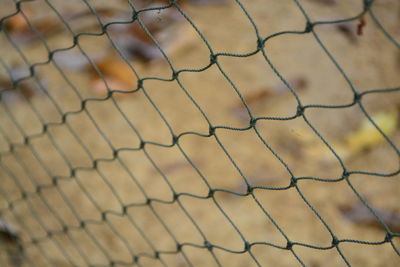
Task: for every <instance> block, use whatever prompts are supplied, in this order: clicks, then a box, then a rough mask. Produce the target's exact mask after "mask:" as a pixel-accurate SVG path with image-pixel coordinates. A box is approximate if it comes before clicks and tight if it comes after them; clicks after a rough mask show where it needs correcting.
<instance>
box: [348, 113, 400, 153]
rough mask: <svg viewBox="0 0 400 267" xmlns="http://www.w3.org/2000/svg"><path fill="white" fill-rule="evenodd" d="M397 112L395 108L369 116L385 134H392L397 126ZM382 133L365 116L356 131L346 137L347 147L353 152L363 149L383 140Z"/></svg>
mask: <svg viewBox="0 0 400 267" xmlns="http://www.w3.org/2000/svg"><path fill="white" fill-rule="evenodd" d="M398 117H399V114H398V112H397V110H395V109H394V110H389V111H385V112H379V113H377V114H375V115H373V116H372V117H371V118H372V120H373V121H374V122H375V123H376V125H377V126H378V127H379V128H380V129H381V130H382V131H383V132H384V133H385V134H386V135H387V136H390V135H392V134H393V133H394V132H395V130H396V128H397V121H398ZM384 140H385V139H384V137H383V135H382V134H381V133H380V132H379V131H378V130H377V129H376V128H375V126H374V125H373V124H372V123H371V122H370V121H369V120H368V119H367V118H365V119H364V120H363V121H362V122H361V125H360V127H359V128H358V130H357V131H355V132H353V133H352V134H350V135H349V136H348V137H347V138H346V145H347V148H348V149H349V150H350V151H352V152H353V153H355V152H358V151H361V150H363V149H367V148H371V147H373V146H376V145H378V144H380V143H381V142H383V141H384Z"/></svg>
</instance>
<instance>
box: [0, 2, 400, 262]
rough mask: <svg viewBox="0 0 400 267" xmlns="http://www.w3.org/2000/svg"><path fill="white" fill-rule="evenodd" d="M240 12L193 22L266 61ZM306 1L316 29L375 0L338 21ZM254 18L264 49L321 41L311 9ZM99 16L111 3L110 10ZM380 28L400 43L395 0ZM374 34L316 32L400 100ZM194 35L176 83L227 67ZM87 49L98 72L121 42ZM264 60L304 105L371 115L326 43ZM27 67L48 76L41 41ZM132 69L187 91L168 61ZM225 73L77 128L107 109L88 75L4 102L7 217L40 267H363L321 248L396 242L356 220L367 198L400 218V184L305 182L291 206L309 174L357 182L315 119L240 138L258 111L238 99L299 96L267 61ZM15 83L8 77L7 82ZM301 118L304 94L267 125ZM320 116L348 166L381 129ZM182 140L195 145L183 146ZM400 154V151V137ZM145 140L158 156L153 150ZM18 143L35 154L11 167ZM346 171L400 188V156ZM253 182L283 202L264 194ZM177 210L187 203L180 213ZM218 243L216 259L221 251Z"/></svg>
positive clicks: (398, 66) (228, 61) (51, 77)
mask: <svg viewBox="0 0 400 267" xmlns="http://www.w3.org/2000/svg"><path fill="white" fill-rule="evenodd" d="M3 1H4V8H3V7H2V10H1V15H2V16H4V15H5V14H10V13H13V12H14V10H15V5H14V4H13V2H12V1H11V0H8V1H6V0H2V2H3ZM51 2H53V1H51ZM65 2H67V1H65ZM65 2H64V3H63V1H54V5H55V6H56V7H57V8H60V9H63V8H64V9H68V8H70V9H79V8H85V7H84V5H83V3H81V2H80V1H71V2H68V4H66V3H65ZM231 2H232V3H229V4H226V5H201V6H198V5H187V6H186V7H184V8H183V9H184V12H185V14H187V16H188V17H189V18H190V19H191V20H192V21H193V23H194V25H196V27H197V28H198V29H199V30H200V31H201V32H202V34H203V35H204V37H205V39H206V40H207V42H208V43H209V45H210V46H211V47H212V49H213V51H214V52H215V53H231V54H245V53H249V52H252V51H255V49H256V46H257V38H256V34H255V31H254V28H253V27H252V25H251V23H250V22H249V20H248V18H247V17H246V16H245V14H244V12H243V10H242V9H241V8H240V7H239V5H238V4H237V3H235V2H234V1H231ZM300 2H301V4H302V6H303V8H304V10H305V11H306V12H307V14H308V15H309V16H310V18H311V20H312V21H318V20H336V19H341V18H348V17H351V16H354V15H357V14H358V13H359V12H360V10H362V1H360V0H351V1H337V2H338V4H336V5H325V4H323V3H320V2H323V1H320V2H319V1H316V0H314V1H312V0H309V1H306V0H304V1H300ZM118 3H121V7H122V9H123V8H126V6H127V5H126V4H124V2H123V1H119V2H118ZM241 3H242V4H243V6H244V7H245V8H246V10H247V12H248V14H250V16H251V18H252V19H253V20H254V23H255V24H256V25H257V27H258V30H259V35H260V36H261V37H263V38H265V37H267V36H269V35H271V34H274V33H277V32H280V31H302V30H304V28H305V25H306V20H305V18H304V16H303V14H302V13H301V12H300V9H299V8H298V7H297V6H296V4H295V2H294V1H289V0H283V1H275V0H269V1H266V0H243V1H241ZM27 5H32V8H33V9H35V8H36V9H38V10H40V11H38V12H37V14H40V15H41V16H50V17H54V19H55V20H56V19H57V18H56V17H55V14H54V13H53V12H52V11H51V9H49V8H48V7H47V4H46V2H45V1H34V2H32V3H30V4H27ZM92 5H93V6H94V7H100V6H107V5H110V3H107V2H106V1H93V3H92ZM374 12H375V13H376V16H377V17H378V19H379V20H380V21H381V23H382V24H383V25H384V27H385V28H386V29H387V30H388V31H389V32H390V34H391V35H392V36H393V37H394V38H395V39H396V40H397V42H399V40H400V39H399V38H400V30H399V29H400V27H399V25H400V14H399V12H400V2H398V1H396V0H377V1H376V3H375V6H374ZM366 22H367V25H366V27H365V28H364V32H363V35H362V36H355V37H354V36H353V38H355V39H354V40H353V39H352V38H351V37H350V38H349V37H348V36H346V34H344V33H343V32H341V31H339V30H338V28H337V26H334V25H319V26H316V27H315V33H316V34H317V36H318V37H319V38H320V40H321V41H322V43H323V44H324V45H325V46H326V49H328V50H329V52H330V53H331V55H332V56H333V57H334V59H335V60H336V61H337V62H338V64H340V66H341V68H342V70H343V71H344V73H345V74H346V76H347V77H348V79H350V80H351V81H352V83H353V85H354V87H355V88H357V89H358V90H359V91H364V90H371V89H384V88H394V87H398V86H399V84H400V75H399V70H400V61H399V60H400V57H399V56H400V50H399V49H398V48H397V47H396V46H395V45H394V44H393V43H392V42H390V41H389V39H388V38H387V37H386V36H385V35H384V34H383V33H382V32H381V31H380V30H379V29H378V28H377V27H376V25H375V24H374V23H373V21H372V19H371V18H370V17H369V16H366ZM181 23H182V24H187V25H186V26H182V27H186V28H187V29H189V31H190V32H187V33H186V34H188V36H190V38H188V40H189V41H187V44H185V45H183V46H182V48H181V49H179V50H178V51H175V52H174V53H172V54H171V55H169V58H170V60H171V62H172V64H173V66H174V68H175V69H176V70H181V69H192V70H196V69H200V68H203V67H205V66H207V65H208V63H209V61H210V52H209V50H208V48H207V46H206V45H205V43H204V41H202V40H201V38H200V37H199V36H198V35H197V34H196V32H195V31H194V30H193V28H191V27H190V25H189V24H188V23H187V22H181ZM357 23H358V22H357V21H354V22H351V23H350V27H353V28H352V29H355V28H356V24H357ZM71 25H72V27H77V26H78V25H77V24H73V22H71ZM92 31H93V32H99V29H92ZM46 42H47V44H48V46H49V48H50V49H56V48H64V47H68V46H70V45H71V44H72V43H73V40H72V38H70V36H69V35H68V34H58V35H55V36H52V37H51V38H48V39H46ZM0 44H1V47H2V48H1V49H0V58H1V60H2V62H4V63H5V64H7V65H9V66H11V65H12V64H15V63H19V64H22V63H21V62H22V59H21V57H20V56H19V55H18V53H17V51H16V49H15V48H14V47H12V46H11V45H10V42H9V41H8V40H7V38H6V36H5V35H4V33H1V37H0ZM79 44H80V46H81V48H82V49H83V50H84V51H85V52H87V53H88V54H89V55H90V56H93V57H96V55H100V54H102V53H104V51H107V49H109V41H108V39H107V37H106V36H104V35H103V36H85V37H82V38H81V39H80V40H79ZM264 51H265V53H266V55H267V56H268V59H269V60H270V62H271V63H272V64H273V66H274V68H275V69H276V70H278V71H279V73H280V74H281V75H282V77H284V78H285V79H286V80H288V81H289V82H292V81H293V83H294V85H295V82H294V81H296V80H299V79H301V80H303V81H304V82H305V88H304V90H299V91H298V96H299V98H300V100H301V103H302V104H303V105H345V104H349V103H351V102H352V101H353V93H352V91H351V88H350V86H349V84H348V83H347V82H346V80H345V78H344V76H343V74H342V73H341V72H339V71H338V69H337V68H336V67H335V65H334V64H333V63H332V61H331V60H330V58H329V57H328V56H327V54H326V53H325V52H324V50H323V49H322V48H321V46H320V44H318V43H317V41H316V38H315V36H313V34H312V33H307V34H295V35H294V34H286V35H280V36H277V37H274V38H272V39H270V40H269V41H267V42H266V44H265V48H264ZM21 52H22V53H24V54H25V55H26V60H28V61H29V62H30V63H31V64H32V63H35V62H43V61H46V60H47V52H46V48H45V47H44V46H43V44H41V43H40V42H35V43H34V44H32V45H25V46H22V47H21ZM69 53H70V54H69ZM76 53H79V50H78V48H77V47H75V48H73V49H71V50H69V51H67V52H60V54H65V55H66V57H68V55H71V57H73V56H74V54H76ZM65 55H64V56H65ZM131 63H132V65H133V67H134V69H135V70H136V71H137V73H138V74H139V76H140V77H159V78H165V79H170V78H171V76H172V72H171V69H170V68H169V67H168V64H167V63H166V62H165V61H161V62H156V63H152V64H150V65H144V64H142V63H140V62H137V61H134V62H131ZM218 63H219V67H218V66H217V65H215V64H214V65H213V66H211V67H210V68H208V69H207V70H204V71H200V72H197V71H194V72H182V73H180V74H179V77H178V79H177V80H175V81H172V82H171V81H160V80H154V79H150V80H145V81H144V83H143V88H144V90H141V91H138V92H135V93H132V94H129V95H126V96H115V97H113V98H111V99H108V100H105V101H89V102H86V106H85V109H84V110H82V111H80V112H78V113H71V112H73V111H77V110H80V109H81V102H82V99H87V98H92V97H103V96H104V95H100V96H99V95H97V94H96V93H95V91H94V90H92V88H91V87H93V85H92V84H91V82H90V79H89V75H88V73H87V71H71V70H69V69H68V68H66V69H65V70H64V72H63V73H64V75H65V76H64V77H63V76H62V73H61V72H60V71H58V70H57V68H56V66H55V64H53V63H48V64H44V65H42V66H40V67H37V69H36V70H37V73H36V74H37V75H36V76H35V77H37V78H38V80H35V79H34V78H30V79H28V80H26V81H24V83H27V84H30V85H31V86H33V85H35V86H36V87H38V86H37V81H39V82H40V83H42V84H43V88H45V90H46V92H47V94H44V93H42V94H37V95H36V96H34V97H32V98H31V99H30V100H29V102H26V101H4V99H3V102H1V103H0V116H1V120H0V126H1V128H0V130H1V136H0V148H1V151H2V152H1V161H0V162H1V168H2V171H1V172H0V179H1V181H2V182H1V186H0V190H1V191H0V193H1V194H0V208H1V213H0V214H1V218H2V220H4V221H7V222H9V223H10V224H12V225H14V226H15V227H16V228H18V232H17V233H18V235H19V237H20V239H21V241H20V242H21V244H23V247H24V249H25V251H24V255H25V256H24V257H25V258H24V260H23V261H22V263H21V265H22V266H51V265H53V266H87V265H92V266H110V265H111V262H113V263H114V266H124V264H123V263H126V265H134V264H133V263H132V261H133V260H134V258H133V255H137V256H139V258H138V259H139V261H138V265H139V266H179V267H181V266H191V265H193V266H218V265H222V266H243V267H244V266H257V263H258V264H259V265H261V266H299V265H300V263H299V261H298V260H297V259H296V258H295V255H297V257H298V258H299V259H301V261H302V262H303V263H304V264H305V265H307V266H312V267H317V266H346V263H345V262H344V260H343V259H342V257H341V256H340V255H339V252H338V250H337V249H336V248H331V249H325V250H323V249H316V248H315V247H330V246H331V243H332V234H331V233H334V235H335V236H336V237H337V238H338V239H339V240H358V241H363V242H380V241H383V240H384V239H385V236H386V231H385V230H384V229H383V227H380V228H377V227H371V226H365V225H361V224H357V223H354V222H351V221H349V220H346V218H344V216H343V214H342V212H341V211H340V207H341V206H352V205H355V204H357V203H359V202H360V201H359V199H358V197H357V195H356V194H355V193H354V191H352V188H351V187H350V186H349V185H352V186H353V187H354V189H355V190H356V191H357V192H358V193H359V194H360V195H361V196H362V197H364V198H365V199H366V200H367V201H368V203H370V204H371V206H373V207H377V208H380V209H385V210H391V211H397V212H400V210H399V206H398V203H399V195H400V182H399V179H398V178H399V177H398V176H391V177H388V178H384V177H380V176H373V175H364V174H352V175H351V176H350V178H349V179H348V181H349V182H347V181H345V180H342V181H339V182H324V181H315V180H300V181H298V187H297V189H296V188H295V187H292V188H288V189H284V190H276V189H279V188H284V187H287V186H288V185H289V184H290V179H291V175H294V176H295V177H318V178H323V179H337V178H340V177H341V176H342V173H343V168H342V167H341V165H340V163H339V161H338V160H337V159H336V158H335V157H334V155H333V154H332V153H331V152H330V151H329V149H328V148H327V147H326V146H325V145H324V144H323V142H322V141H321V140H320V139H319V137H318V136H317V135H316V134H315V133H314V132H313V131H312V130H311V128H310V127H308V126H307V124H306V123H305V120H304V119H303V118H301V117H298V118H296V119H291V120H269V119H260V120H258V121H257V123H256V127H254V128H250V129H247V130H241V131H234V130H232V128H247V127H248V126H249V121H250V117H249V116H248V115H246V112H244V111H243V110H242V111H240V97H239V95H238V93H237V92H236V91H235V90H237V91H238V92H240V94H242V95H244V96H246V95H249V94H254V92H258V91H262V90H264V89H265V88H266V90H270V91H271V90H273V89H274V88H282V86H283V84H282V81H281V80H280V79H279V77H278V76H277V75H276V73H275V72H274V71H273V70H272V68H271V66H270V65H269V64H268V63H267V61H266V59H265V58H264V57H263V55H262V53H261V52H259V53H257V54H255V55H252V56H249V57H232V56H220V57H218ZM1 71H2V72H3V74H2V75H5V73H6V72H5V70H4V69H2V70H1ZM224 75H225V76H224ZM226 77H229V79H226ZM67 81H69V82H70V83H68V82H67ZM71 85H73V86H74V87H72V86H71ZM271 88H272V89H271ZM37 90H38V91H40V90H41V89H40V88H38V89H37ZM188 95H189V96H190V97H191V98H189V97H188ZM193 101H194V102H195V103H196V105H197V106H196V105H195V104H194V103H193ZM362 103H363V104H364V106H365V109H366V110H367V112H369V113H371V114H374V113H376V112H379V111H386V110H388V109H390V108H392V107H395V106H396V105H398V104H399V103H400V95H399V92H392V93H383V94H369V95H365V97H364V98H363V100H362ZM155 107H156V108H157V109H156V108H155ZM238 110H239V111H238ZM296 110H297V102H296V99H295V98H294V97H293V95H292V94H291V93H289V92H284V93H282V94H279V95H275V96H274V95H273V96H271V97H269V98H268V99H267V100H265V101H263V102H262V103H261V104H260V105H258V106H257V107H256V108H254V109H253V108H252V112H253V115H254V116H256V117H279V118H284V117H290V116H293V115H295V114H296ZM65 113H69V115H68V116H67V117H66V119H65V123H62V124H57V125H56V126H50V127H48V129H47V131H46V133H45V134H39V135H38V136H36V137H34V138H30V139H29V143H28V144H25V145H24V136H33V135H35V134H37V133H41V132H42V128H43V125H44V124H49V123H50V124H51V123H57V122H60V121H61V120H62V117H63V116H62V114H65ZM160 114H162V116H160ZM305 115H306V118H307V120H308V121H309V122H310V123H311V124H312V126H313V127H315V129H317V130H318V132H319V133H320V134H321V135H322V136H323V137H324V138H325V139H326V140H327V141H328V142H329V143H330V144H332V146H333V149H336V147H335V144H338V143H340V142H341V141H342V140H344V139H345V138H346V136H348V135H349V134H350V133H351V132H352V131H355V130H356V129H357V127H358V125H359V123H360V121H361V120H363V118H364V117H365V116H364V115H363V113H362V111H361V109H360V108H359V107H358V106H357V105H354V106H351V107H348V108H340V109H322V108H310V109H307V110H306V111H305ZM207 120H208V121H207ZM210 124H211V125H213V126H214V127H221V128H217V129H216V130H215V135H212V136H208V134H209V125H210ZM182 133H189V134H183V135H181V134H182ZM173 134H174V135H175V136H180V138H179V139H178V141H177V143H176V144H174V145H172V146H171V144H173V143H172V142H173V141H172V140H173ZM390 137H391V139H392V140H393V142H394V144H398V142H399V141H400V132H399V131H396V132H395V133H394V134H392V135H391V136H390ZM141 140H142V141H145V142H147V143H146V145H145V146H144V148H143V149H141V150H137V148H138V147H140V141H141ZM304 140H306V141H304ZM10 144H21V145H15V146H14V149H13V151H12V153H10V152H9V150H10ZM154 144H158V145H154ZM270 149H272V150H273V152H274V153H272V152H271V151H270ZM115 151H118V152H115ZM338 153H339V155H340V156H343V157H344V155H345V154H342V152H341V151H339V150H338ZM277 155H278V156H279V159H278V157H277ZM94 160H97V161H96V162H97V164H96V165H95V166H94V164H93V162H94ZM233 163H234V164H233ZM283 163H284V164H283ZM344 164H345V166H346V168H348V170H352V171H355V170H358V171H369V172H377V173H392V172H395V171H396V170H398V169H399V164H398V154H397V153H396V151H394V149H393V148H392V147H391V146H389V145H388V144H387V143H381V144H379V145H376V146H374V147H372V148H371V149H369V150H368V151H363V152H362V153H358V154H357V155H352V156H351V157H347V156H346V157H344ZM285 165H286V166H288V168H289V169H290V171H291V173H292V174H290V173H289V172H288V170H287V169H286V167H285ZM73 170H74V171H73ZM245 179H246V180H247V181H248V183H249V184H251V185H253V186H256V187H266V188H257V189H254V191H253V193H252V194H250V195H246V190H247V189H246V184H245V182H244V181H245ZM54 181H55V182H54ZM38 185H42V186H40V187H39V186H38ZM38 188H40V189H39V190H38ZM210 189H212V190H215V189H218V190H217V191H216V192H215V193H214V194H213V197H208V196H209V190H210ZM274 189H275V190H274ZM22 192H26V193H25V194H23V193H22ZM174 194H175V195H179V197H178V198H177V199H174ZM240 194H241V195H240ZM148 199H151V200H152V201H151V202H147V201H148ZM304 199H306V200H307V201H308V204H309V205H311V206H312V207H313V209H314V210H315V211H317V213H318V214H319V216H320V218H319V217H318V216H316V214H315V213H314V212H313V210H312V209H311V208H310V207H309V206H308V205H307V204H306V202H305V201H304ZM9 203H13V204H12V205H11V206H10V205H9ZM321 218H322V219H323V221H322V220H321ZM82 222H84V223H83V224H82ZM323 222H325V223H326V225H324V223H323ZM330 232H331V233H330ZM394 232H395V231H394ZM32 240H37V242H32ZM205 240H206V241H208V242H209V243H211V244H212V245H213V246H215V247H214V248H213V249H212V250H208V249H207V248H205V247H204V242H205ZM288 240H290V241H291V242H294V243H302V244H307V246H304V245H294V246H293V249H292V250H286V249H282V248H279V247H283V248H284V247H286V245H287V241H288ZM245 241H247V242H248V243H250V244H252V246H251V249H250V250H249V251H247V252H244V253H240V252H243V250H244V248H245ZM177 244H183V246H182V247H181V248H182V249H181V251H180V252H176V253H163V252H168V251H169V252H175V251H176V249H177ZM271 244H272V245H273V246H271ZM2 246H7V244H3V245H2ZM274 246H277V247H274ZM392 246H395V247H396V248H397V250H400V242H399V238H398V237H393V239H392V244H391V243H388V242H386V243H383V244H380V245H366V244H360V243H355V242H341V243H340V245H339V249H340V251H341V253H342V254H343V256H344V257H345V258H346V259H347V261H348V262H349V263H350V264H351V265H352V266H371V267H372V266H399V264H400V257H399V255H398V254H396V251H395V250H394V248H393V247H392ZM10 249H11V250H12V248H10ZM155 251H158V252H161V253H160V254H158V255H157V254H155ZM230 251H234V252H236V253H230ZM9 254H10V253H6V252H5V250H2V251H1V252H0V255H1V257H0V260H2V262H1V264H0V265H1V266H12V265H11V263H10V261H9V260H7V255H9ZM11 254H12V253H11ZM155 256H157V258H154V257H155ZM128 263H129V264H128ZM130 263H132V264H130ZM17 266H19V265H18V264H17Z"/></svg>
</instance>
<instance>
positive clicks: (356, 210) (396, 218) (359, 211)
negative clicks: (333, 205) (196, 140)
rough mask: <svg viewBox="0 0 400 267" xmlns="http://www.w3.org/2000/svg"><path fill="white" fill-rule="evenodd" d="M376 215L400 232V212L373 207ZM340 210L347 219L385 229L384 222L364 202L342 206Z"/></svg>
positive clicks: (391, 228)
mask: <svg viewBox="0 0 400 267" xmlns="http://www.w3.org/2000/svg"><path fill="white" fill-rule="evenodd" d="M372 209H373V210H374V212H375V213H376V215H377V216H378V217H379V218H381V219H382V221H384V222H385V224H386V225H387V226H388V227H389V228H390V230H392V231H394V232H400V214H399V213H397V212H395V211H389V210H385V209H383V208H374V207H372ZM339 210H340V212H341V213H342V215H343V217H344V218H346V219H347V220H349V221H351V222H353V223H355V224H360V225H366V226H370V227H377V228H379V229H383V226H382V224H381V223H380V222H379V221H378V220H377V219H376V218H375V216H374V215H373V214H372V213H371V212H370V210H369V209H368V208H367V207H366V206H365V205H364V204H356V205H348V206H340V207H339Z"/></svg>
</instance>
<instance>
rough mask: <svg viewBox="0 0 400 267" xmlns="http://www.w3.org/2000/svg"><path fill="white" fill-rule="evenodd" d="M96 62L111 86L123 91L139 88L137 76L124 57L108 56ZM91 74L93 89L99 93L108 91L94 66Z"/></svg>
mask: <svg viewBox="0 0 400 267" xmlns="http://www.w3.org/2000/svg"><path fill="white" fill-rule="evenodd" d="M95 64H96V66H97V68H98V70H99V71H100V72H101V74H102V75H103V76H104V79H105V80H106V82H107V83H108V86H109V87H110V88H112V89H117V90H123V91H129V90H134V89H136V88H137V77H136V76H135V74H134V72H133V71H132V69H131V68H130V67H129V65H128V64H127V63H126V62H124V61H123V60H122V59H118V58H114V57H107V58H104V59H102V60H99V61H97V62H95ZM90 74H91V80H92V86H93V89H94V90H95V91H96V92H98V93H106V92H107V91H108V90H107V87H106V84H105V83H104V81H103V80H102V79H101V76H100V75H99V74H98V73H97V72H95V71H94V69H93V67H91V69H90Z"/></svg>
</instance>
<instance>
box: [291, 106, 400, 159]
mask: <svg viewBox="0 0 400 267" xmlns="http://www.w3.org/2000/svg"><path fill="white" fill-rule="evenodd" d="M398 117H399V115H398V111H397V110H396V109H393V110H389V111H382V112H379V113H376V114H374V115H373V116H372V117H371V118H372V120H373V121H375V123H376V124H377V125H378V127H379V128H380V129H381V130H382V131H383V132H384V133H385V134H386V135H387V136H390V135H392V134H393V133H394V132H395V131H396V129H397V126H398ZM295 132H296V133H297V135H295V136H294V137H295V138H296V140H297V141H298V142H299V144H300V145H301V146H302V148H303V150H302V151H304V154H305V156H306V157H307V158H315V159H318V160H319V162H321V163H324V164H330V163H333V162H336V158H335V157H334V155H333V153H332V152H331V151H330V150H329V149H328V148H327V147H326V146H325V145H323V144H322V142H320V141H318V140H319V138H318V137H317V136H316V135H315V134H314V133H313V132H311V131H304V130H302V129H296V130H295ZM384 141H385V138H384V137H383V136H382V134H381V133H380V132H379V131H378V130H377V129H376V128H375V127H374V125H373V124H372V123H371V122H370V121H369V120H368V119H367V118H364V120H363V121H362V122H361V124H360V126H359V127H358V129H357V130H355V131H353V132H351V133H349V134H348V135H347V136H346V137H345V138H344V140H342V141H340V140H329V144H330V145H331V147H332V148H333V149H334V150H335V151H336V153H338V154H339V156H340V158H341V159H342V160H349V159H350V158H352V157H354V156H356V155H358V154H359V153H360V152H363V151H365V150H367V149H370V148H372V147H375V146H377V145H379V144H381V143H383V142H384Z"/></svg>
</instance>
